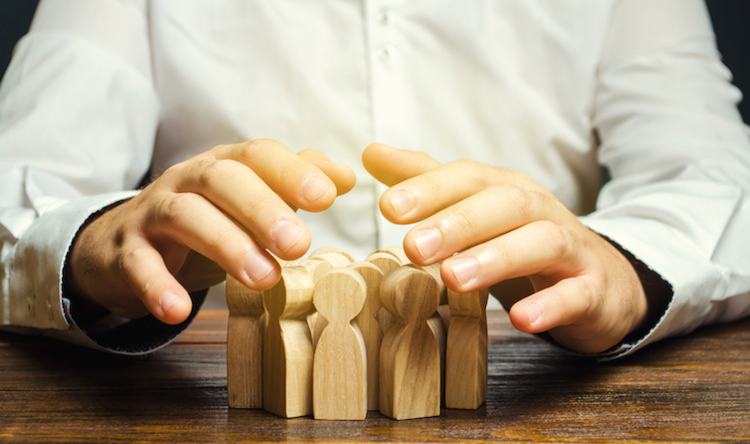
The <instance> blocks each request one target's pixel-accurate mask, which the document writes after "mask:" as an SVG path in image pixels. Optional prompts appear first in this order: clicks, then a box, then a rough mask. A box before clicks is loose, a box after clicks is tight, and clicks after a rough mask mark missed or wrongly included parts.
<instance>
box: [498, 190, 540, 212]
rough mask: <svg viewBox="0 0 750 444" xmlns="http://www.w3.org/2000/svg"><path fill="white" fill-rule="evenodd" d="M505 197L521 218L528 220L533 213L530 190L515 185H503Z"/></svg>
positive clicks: (532, 200)
mask: <svg viewBox="0 0 750 444" xmlns="http://www.w3.org/2000/svg"><path fill="white" fill-rule="evenodd" d="M504 188H505V191H504V194H505V198H506V199H507V200H508V202H510V204H511V205H512V206H513V208H515V209H516V211H517V212H518V214H519V215H520V216H521V218H522V219H523V220H529V219H530V218H531V215H532V214H533V209H532V208H533V204H534V197H533V196H532V194H531V192H529V191H528V190H525V189H523V188H519V187H516V186H506V187H504Z"/></svg>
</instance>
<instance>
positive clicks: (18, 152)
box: [0, 0, 184, 353]
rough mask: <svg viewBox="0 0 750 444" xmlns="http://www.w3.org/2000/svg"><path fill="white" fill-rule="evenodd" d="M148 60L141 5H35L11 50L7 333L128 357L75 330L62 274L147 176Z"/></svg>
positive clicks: (3, 116) (4, 88)
mask: <svg viewBox="0 0 750 444" xmlns="http://www.w3.org/2000/svg"><path fill="white" fill-rule="evenodd" d="M150 57H151V55H150V50H149V39H148V20H147V11H146V2H145V1H144V0H133V1H126V0H66V1H64V2H63V1H55V0H42V1H41V2H40V4H39V7H38V9H37V12H36V14H35V17H34V20H33V22H32V25H31V29H30V31H29V33H28V34H27V35H26V36H25V37H24V38H23V39H21V41H19V43H18V45H17V46H16V48H15V51H14V56H13V59H12V61H11V64H10V66H9V67H8V70H7V72H6V74H5V76H4V78H3V82H2V85H0V158H1V159H2V163H0V241H1V242H2V268H0V278H1V279H2V285H1V286H0V302H1V303H0V325H2V326H3V327H4V328H5V329H14V330H17V331H18V330H23V331H26V332H35V333H43V334H48V335H51V336H55V337H59V338H62V339H65V340H69V341H73V342H77V343H81V344H85V345H88V346H91V347H97V348H105V349H110V350H117V351H119V352H122V353H128V350H126V348H128V347H120V346H118V345H117V344H116V341H111V340H110V341H109V342H106V341H105V342H106V345H104V346H102V343H101V341H98V340H95V339H94V338H92V334H89V333H87V332H83V331H82V330H81V329H80V328H79V326H78V325H77V324H76V322H75V319H73V318H72V317H71V308H72V307H71V298H68V297H66V295H65V294H63V287H64V286H63V269H64V265H65V258H66V255H67V252H68V250H69V249H70V246H71V243H72V241H73V239H74V237H75V235H76V233H77V232H78V230H79V229H80V227H81V226H82V225H83V224H84V223H85V222H86V221H87V220H88V219H89V218H90V217H91V215H92V214H95V213H96V212H98V211H100V210H101V209H103V208H105V207H107V206H109V205H111V204H114V203H116V202H119V201H122V200H123V199H127V198H129V197H132V196H133V195H134V194H135V192H134V191H128V190H133V189H134V188H136V187H137V185H138V183H139V182H140V179H141V177H142V176H143V175H144V174H145V173H146V172H147V170H148V167H149V164H150V161H151V155H152V151H153V143H154V137H155V133H156V128H157V125H158V119H159V101H158V97H157V94H156V91H155V88H154V84H153V81H152V76H151V59H150ZM72 312H75V309H73V310H72ZM183 328H184V327H183ZM131 345H132V344H131ZM159 345H163V344H150V345H149V346H137V345H135V346H133V347H130V348H131V349H132V350H134V351H135V352H136V353H140V352H144V351H147V350H148V349H151V348H154V347H156V346H159Z"/></svg>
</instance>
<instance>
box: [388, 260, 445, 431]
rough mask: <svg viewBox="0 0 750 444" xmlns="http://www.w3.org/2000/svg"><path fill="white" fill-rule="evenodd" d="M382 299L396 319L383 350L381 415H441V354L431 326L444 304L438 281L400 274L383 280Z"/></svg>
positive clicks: (411, 271) (414, 272)
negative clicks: (440, 300) (442, 303)
mask: <svg viewBox="0 0 750 444" xmlns="http://www.w3.org/2000/svg"><path fill="white" fill-rule="evenodd" d="M380 299H381V301H382V303H383V306H384V307H385V308H386V309H387V310H388V311H389V312H390V313H391V314H392V315H393V318H394V320H393V322H392V323H391V325H390V326H389V328H388V331H387V332H386V334H385V337H384V338H383V343H382V345H381V348H380V412H381V413H383V414H384V415H386V416H388V417H391V418H394V419H411V418H425V417H430V416H438V415H440V352H439V350H438V344H437V341H436V340H435V335H434V334H433V332H432V330H431V329H430V327H429V325H428V324H427V319H428V318H430V316H432V315H433V314H434V313H435V312H436V311H437V307H438V302H439V300H438V288H437V283H436V282H435V279H434V278H433V277H432V276H430V275H429V274H428V273H427V272H425V271H423V270H418V269H416V268H411V267H400V268H397V269H395V270H392V271H391V272H389V273H388V274H386V276H385V277H384V278H383V282H382V284H381V286H380Z"/></svg>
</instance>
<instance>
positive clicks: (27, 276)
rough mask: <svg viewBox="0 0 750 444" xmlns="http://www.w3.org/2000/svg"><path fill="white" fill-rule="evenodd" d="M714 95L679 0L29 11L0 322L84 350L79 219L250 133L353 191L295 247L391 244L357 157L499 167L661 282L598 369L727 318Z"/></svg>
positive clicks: (737, 272) (745, 251) (378, 188)
mask: <svg viewBox="0 0 750 444" xmlns="http://www.w3.org/2000/svg"><path fill="white" fill-rule="evenodd" d="M729 78H730V73H729V72H728V70H727V69H726V68H725V67H724V66H723V65H722V64H721V63H720V61H719V56H718V54H717V51H716V48H715V43H714V37H713V32H712V30H711V25H710V22H709V19H708V15H707V12H706V9H705V6H704V5H703V3H702V1H700V0H577V1H576V0H568V1H562V0H507V1H492V0H466V1H453V0H408V1H407V0H316V1H304V0H226V1H210V0H151V1H148V0H132V1H127V0H64V1H63V0H42V2H41V3H40V5H39V9H38V11H37V14H36V16H35V18H34V22H33V24H32V27H31V30H30V32H29V34H28V35H27V36H26V37H24V38H23V39H22V40H21V41H20V42H19V44H18V45H17V47H16V51H15V55H14V58H13V60H12V62H11V65H10V67H9V68H8V71H7V73H6V74H5V77H4V79H3V83H2V86H1V87H0V238H1V240H2V269H0V277H1V278H2V286H0V302H1V303H0V324H2V325H12V326H16V327H31V328H33V329H37V330H38V331H44V332H46V333H48V334H54V335H56V336H61V337H64V338H67V339H68V340H72V341H78V342H81V343H87V344H89V345H91V344H92V341H91V340H90V338H88V337H87V336H86V335H85V334H83V333H82V332H81V331H80V330H78V329H77V328H76V327H75V325H74V323H73V322H72V319H71V317H70V315H69V312H68V309H69V307H67V306H66V304H69V302H68V300H67V299H66V298H65V297H64V295H63V294H62V270H63V265H64V262H65V257H66V253H67V251H68V249H69V247H70V243H71V241H72V239H73V238H74V236H75V234H76V232H77V231H78V229H79V228H80V227H81V225H82V224H83V223H84V222H85V221H86V220H87V218H89V216H90V215H91V214H92V213H94V212H96V211H98V210H99V209H101V208H104V207H106V206H108V205H109V204H112V203H113V202H117V201H120V200H122V199H125V198H127V197H130V196H132V195H133V194H134V193H135V192H134V191H130V190H132V189H134V188H135V187H137V185H138V183H139V181H140V179H141V177H142V176H143V175H144V173H146V172H147V171H150V174H151V176H158V175H159V174H160V173H161V172H162V171H164V170H165V169H166V168H167V167H169V166H170V165H173V164H175V163H177V162H180V161H182V160H185V159H188V158H190V157H192V156H194V155H196V154H198V153H201V152H203V151H205V150H208V149H210V148H212V147H213V146H215V145H217V144H222V143H233V142H240V141H245V140H249V139H256V138H261V137H267V138H272V139H275V140H277V141H279V142H281V143H283V144H285V145H286V146H288V147H290V148H291V149H293V150H295V151H298V150H301V149H304V148H308V147H312V148H316V149H318V150H320V151H321V152H323V153H324V154H325V155H327V156H328V157H329V158H330V159H332V160H334V161H336V162H341V163H344V164H347V165H349V166H351V167H352V168H354V170H355V172H356V173H357V177H358V183H357V186H356V187H355V188H354V190H353V191H352V192H350V193H349V194H347V195H345V196H342V197H341V198H339V199H338V200H337V201H336V203H335V204H334V205H333V207H332V208H331V209H330V210H329V211H325V212H323V213H319V214H303V215H302V217H303V220H304V221H305V222H306V223H307V224H308V226H309V228H310V230H311V233H312V236H313V248H314V247H317V246H322V245H330V246H335V247H338V248H341V249H343V250H346V251H348V252H351V253H352V254H353V255H354V256H355V257H358V258H360V259H361V258H364V256H366V255H367V254H368V253H370V252H372V251H373V250H375V249H377V248H379V247H383V246H389V245H399V244H401V241H402V239H403V235H404V233H405V232H406V230H407V229H408V228H409V227H401V226H395V225H392V224H390V223H388V222H387V221H386V220H385V219H383V217H382V216H381V215H380V214H379V212H378V198H379V196H380V194H381V193H382V192H383V191H384V190H385V188H384V187H383V186H382V185H380V184H378V183H376V182H375V180H374V179H372V178H371V177H370V176H369V175H368V174H367V173H366V172H365V171H364V169H363V167H362V166H361V161H360V155H361V152H362V150H363V148H364V147H365V146H367V145H368V144H369V143H371V142H375V141H377V142H382V143H385V144H389V145H392V146H396V147H399V148H406V149H412V150H422V151H425V152H427V153H429V154H430V155H432V156H433V157H435V158H436V159H438V160H440V161H443V162H447V161H451V160H456V159H461V158H470V159H475V160H478V161H482V162H486V163H488V164H492V165H496V166H501V167H505V168H510V169H514V170H519V171H521V172H523V173H525V174H527V175H528V176H530V177H531V178H532V179H534V180H536V181H537V182H538V183H539V184H541V185H542V186H544V187H546V188H547V189H549V190H550V191H551V192H553V193H554V194H555V195H556V196H557V197H558V198H559V199H560V200H561V201H562V202H563V203H564V204H565V205H566V206H567V207H568V208H570V209H571V210H572V211H573V212H575V213H576V214H579V215H581V216H582V217H581V218H582V220H583V222H584V223H585V224H587V225H588V226H589V227H591V228H592V229H593V230H595V231H597V232H599V233H601V234H603V235H606V236H607V237H608V238H610V239H612V240H614V241H615V242H617V243H619V244H620V245H621V246H623V247H624V248H625V249H627V250H628V251H630V252H631V253H633V255H635V257H637V258H638V259H640V260H641V261H643V262H644V263H646V264H647V265H648V266H649V267H651V268H652V269H653V270H654V271H656V272H657V273H658V274H659V275H661V276H662V277H663V278H664V279H665V280H666V281H667V282H669V284H671V285H672V287H673V290H674V295H673V298H672V300H671V302H670V304H669V307H668V308H667V310H666V312H665V314H664V316H663V317H662V318H661V319H660V321H659V322H658V323H657V324H656V326H655V327H654V328H653V329H652V330H651V331H650V332H649V333H648V334H646V335H645V336H643V337H640V338H637V340H634V341H631V342H629V343H623V344H622V345H621V346H620V347H617V348H616V349H613V350H612V351H610V352H609V353H608V355H609V356H621V355H624V354H628V353H630V352H632V351H633V350H635V349H637V348H639V347H641V346H643V345H644V344H647V343H650V342H653V341H655V340H658V339H660V338H664V337H666V336H669V335H675V334H684V333H688V332H690V331H692V330H693V329H695V328H696V327H698V326H700V325H703V324H707V323H711V322H725V321H730V320H733V319H737V318H739V317H742V316H745V315H747V314H749V313H750V293H748V291H749V290H750V243H749V242H748V235H747V234H746V231H747V229H748V227H750V136H749V132H748V130H747V128H746V127H745V126H744V125H743V124H742V122H741V119H740V117H739V114H738V112H737V110H736V106H735V105H736V102H737V101H738V100H739V99H740V93H739V91H738V90H737V89H736V88H734V87H733V86H731V84H730V83H729V81H728V80H729ZM601 166H604V167H606V169H607V170H608V171H609V173H610V175H611V178H612V180H611V181H609V182H608V183H607V184H606V185H605V186H604V187H603V188H602V187H601V183H602V174H601V171H602V168H601ZM238 192H241V190H238Z"/></svg>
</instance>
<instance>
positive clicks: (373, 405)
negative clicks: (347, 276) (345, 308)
mask: <svg viewBox="0 0 750 444" xmlns="http://www.w3.org/2000/svg"><path fill="white" fill-rule="evenodd" d="M348 268H351V269H353V270H354V271H356V272H357V273H359V274H360V275H361V276H362V278H364V280H365V284H366V286H367V297H366V298H365V304H364V307H363V308H362V311H361V312H360V313H359V315H357V317H356V318H355V319H354V322H355V323H356V324H357V326H358V327H359V330H360V331H361V332H362V337H363V338H364V340H365V349H366V350H367V410H379V409H380V407H379V406H380V344H381V342H383V331H382V330H381V329H380V325H379V324H378V320H377V319H376V317H375V314H376V313H378V311H379V310H380V309H381V308H382V307H383V304H382V303H381V302H380V282H381V281H382V280H383V272H382V271H381V270H380V268H378V267H376V266H375V265H373V264H371V263H369V262H363V261H360V262H352V263H351V264H349V265H348Z"/></svg>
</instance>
